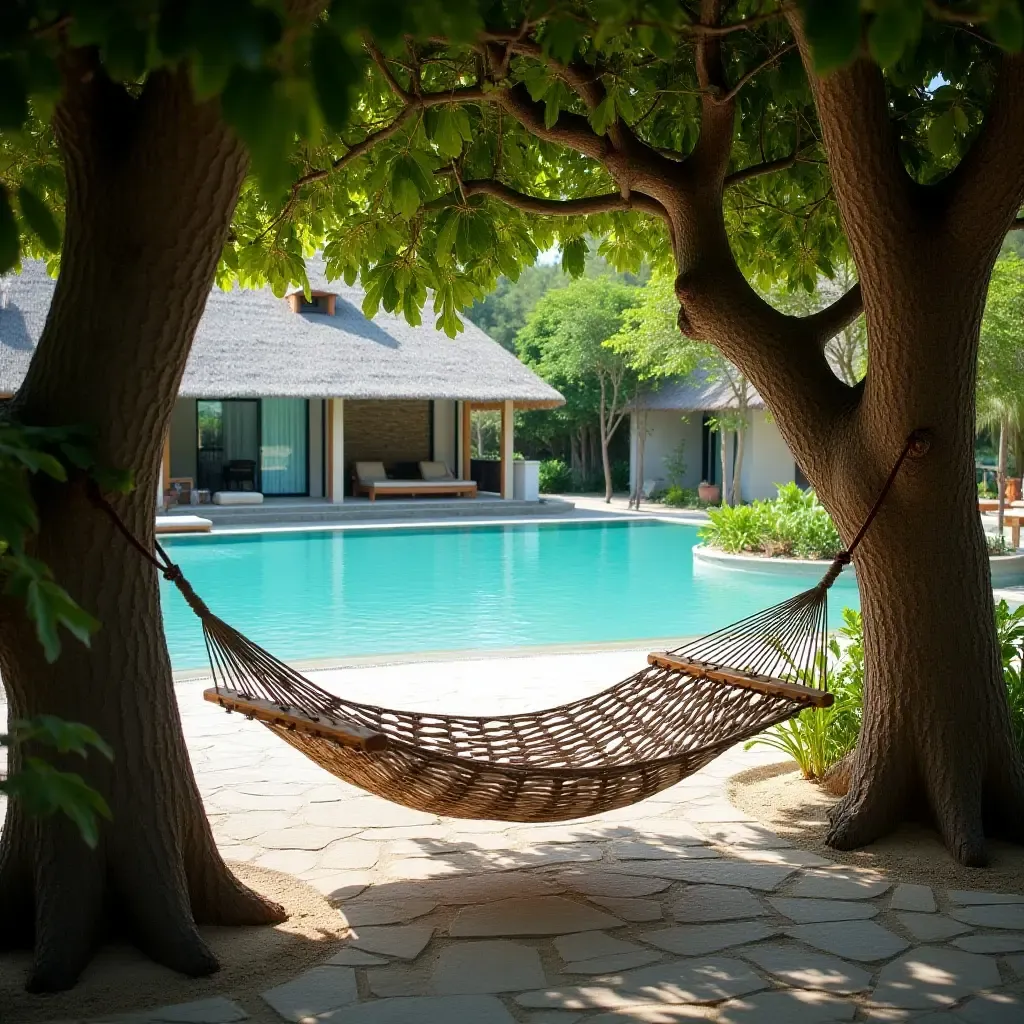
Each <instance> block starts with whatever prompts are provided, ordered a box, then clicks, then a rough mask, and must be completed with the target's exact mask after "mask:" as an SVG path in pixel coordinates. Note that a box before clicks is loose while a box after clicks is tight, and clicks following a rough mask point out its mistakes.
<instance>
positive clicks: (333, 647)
mask: <svg viewBox="0 0 1024 1024" xmlns="http://www.w3.org/2000/svg"><path fill="white" fill-rule="evenodd" d="M696 543H697V536H696V527H695V526H687V525H680V524H676V523H665V522H656V521H637V520H633V521H621V522H613V523H586V522H584V523H551V524H548V523H545V524H543V525H534V524H516V525H509V526H445V527H440V528H417V527H401V528H394V529H355V530H323V531H321V530H315V531H302V532H280V534H251V535H245V536H236V537H217V536H212V537H194V538H173V539H168V540H167V541H166V548H167V550H168V554H169V555H170V556H171V558H173V559H174V560H175V561H177V562H178V563H179V564H180V565H181V568H182V570H183V571H184V574H185V577H186V578H187V579H188V580H189V581H191V583H193V585H194V586H195V588H196V590H197V591H198V592H199V593H200V594H201V595H202V597H203V598H204V600H205V601H206V602H207V604H208V605H209V606H210V608H212V609H213V611H215V612H216V613H217V614H219V615H220V616H221V617H222V618H224V620H226V621H227V622H229V623H230V624H231V625H232V626H234V627H237V628H238V629H240V630H241V631H242V632H243V633H245V634H247V635H248V636H250V637H251V638H252V639H253V640H255V641H256V642H257V643H259V644H260V645H261V646H263V647H265V648H267V649H268V650H269V651H271V652H272V653H274V654H276V655H278V656H279V657H282V658H285V659H286V660H300V659H304V658H324V657H344V656H349V655H355V654H381V653H397V652H415V651H438V650H466V649H487V648H490V649H494V648H500V647H514V646H540V645H545V644H562V643H601V642H608V641H616V640H644V639H654V638H665V637H676V636H678V637H683V636H694V635H698V634H701V633H706V632H710V631H712V630H714V629H717V628H719V627H721V626H725V625H727V624H728V623H731V622H735V621H736V620H738V618H742V617H743V616H744V615H748V614H750V613H752V612H753V611H756V610H758V609H759V608H763V607H766V606H768V605H770V604H774V603H775V602H777V601H781V600H783V599H784V598H786V597H790V596H791V595H793V594H795V593H797V592H798V591H800V590H803V589H805V588H806V587H808V586H809V585H810V583H809V581H807V580H806V579H805V580H797V579H786V578H781V579H777V578H774V577H768V575H764V577H762V575H756V574H746V573H738V572H734V571H728V570H723V569H719V568H716V567H713V566H706V565H702V564H700V563H697V565H696V566H694V562H693V557H692V553H691V549H692V548H693V545H694V544H696ZM162 587H163V590H162V598H163V607H164V622H165V627H166V631H167V641H168V646H169V648H170V652H171V660H172V663H173V665H174V667H175V668H176V669H188V668H197V667H201V666H205V665H206V647H205V645H204V642H203V634H202V630H201V629H200V626H199V622H198V620H197V618H196V617H195V615H194V614H193V612H191V611H190V610H189V609H188V608H187V606H186V605H185V603H184V602H183V601H182V600H181V598H180V596H179V595H178V594H177V592H176V591H174V590H173V588H171V587H170V585H168V584H166V583H164V584H162ZM844 604H850V605H856V604H857V590H856V585H855V584H854V583H853V582H852V581H847V580H841V581H840V582H839V583H837V585H836V587H835V588H834V590H833V594H831V600H830V601H829V605H830V615H831V617H833V620H834V622H835V623H836V624H837V625H838V624H839V622H840V615H841V610H842V608H843V606H844Z"/></svg>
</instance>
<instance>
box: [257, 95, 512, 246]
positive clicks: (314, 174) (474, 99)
mask: <svg viewBox="0 0 1024 1024" xmlns="http://www.w3.org/2000/svg"><path fill="white" fill-rule="evenodd" d="M399 88H401V87H400V86H399ZM402 95H404V97H405V101H406V102H405V106H404V107H403V108H402V109H401V110H400V111H399V112H398V114H397V115H396V116H395V119H394V120H393V121H392V122H391V123H390V124H386V125H385V126H384V127H383V128H378V129H377V131H375V132H371V133H370V134H369V135H367V136H366V138H364V139H362V140H361V141H360V142H356V143H354V144H353V145H352V146H350V147H349V148H348V150H347V151H346V152H344V153H343V154H342V155H341V156H339V157H338V158H337V159H336V160H332V161H331V164H330V166H328V167H317V168H315V169H313V170H311V171H307V172H306V173H305V174H303V175H301V176H300V177H298V178H296V179H295V181H294V182H293V183H292V187H291V189H290V190H289V193H288V199H287V200H286V201H285V204H284V206H283V207H281V212H280V213H278V215H277V216H276V217H274V219H273V220H272V221H271V222H270V223H269V224H268V225H267V226H266V227H265V228H264V229H263V230H262V231H261V232H260V233H259V234H258V235H257V236H256V237H255V238H253V239H252V241H251V242H249V245H256V243H258V242H261V241H262V240H263V239H264V238H266V237H267V235H269V234H270V232H271V231H273V230H274V229H275V228H276V227H277V226H278V225H279V224H281V223H282V222H283V221H285V220H287V219H288V218H289V217H290V216H291V214H292V211H293V210H294V209H295V205H296V203H298V201H299V193H300V192H301V191H302V189H303V188H304V187H305V186H306V185H310V184H312V183H313V182H315V181H323V179H324V178H327V177H329V176H330V175H332V174H335V173H337V172H338V171H342V170H344V169H345V168H346V167H347V166H348V165H349V164H351V163H352V162H353V161H355V160H358V159H359V158H360V157H361V156H363V155H365V154H366V153H368V152H369V151H370V150H371V149H373V147H374V146H376V145H378V144H379V143H381V142H384V141H386V140H387V139H390V138H391V136H392V135H397V134H398V133H399V132H400V131H401V130H402V128H404V127H405V124H406V122H407V121H409V119H410V118H411V117H412V116H413V115H414V114H416V113H418V112H419V111H421V110H426V109H428V108H430V107H442V106H446V105H448V104H451V103H487V102H492V101H494V100H495V99H496V98H497V97H496V94H495V93H493V92H484V90H483V89H480V88H478V87H476V86H466V87H464V88H462V89H452V90H449V91H448V92H434V93H427V94H425V95H423V96H412V95H410V94H408V93H404V92H403V94H402Z"/></svg>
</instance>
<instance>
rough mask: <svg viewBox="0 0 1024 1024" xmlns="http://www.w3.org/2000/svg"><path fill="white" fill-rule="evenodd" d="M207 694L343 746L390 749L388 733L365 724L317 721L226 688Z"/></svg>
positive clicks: (231, 706) (220, 702) (245, 711)
mask: <svg viewBox="0 0 1024 1024" xmlns="http://www.w3.org/2000/svg"><path fill="white" fill-rule="evenodd" d="M203 697H204V698H205V699H206V700H208V701H210V703H211V704H217V705H219V706H220V707H222V708H224V709H225V710H226V711H237V712H238V713H239V714H242V715H245V716H246V718H254V719H256V721H257V722H265V723H266V724H267V725H276V726H278V727H279V728H282V729H291V730H294V731H295V732H302V733H306V734H307V735H308V736H320V737H322V738H323V739H327V740H331V741H333V742H334V743H339V744H341V746H343V747H354V748H355V749H357V750H365V751H367V752H369V753H377V752H379V751H381V750H386V749H387V746H388V738H387V736H385V735H384V733H382V732H374V731H373V730H372V729H364V728H363V726H361V725H356V723H355V722H349V721H346V720H345V719H342V718H339V719H335V720H334V721H333V722H332V721H331V720H330V719H329V718H327V717H321V718H319V719H317V720H316V721H313V720H312V719H310V718H309V717H308V716H307V715H305V714H304V713H303V712H301V711H296V713H294V714H293V713H292V712H290V711H282V710H281V708H280V706H279V705H277V704H273V703H271V702H270V701H268V700H258V699H256V698H255V697H252V698H248V699H245V698H241V697H237V696H235V695H234V694H232V693H229V692H227V691H225V690H216V689H213V690H204V691H203Z"/></svg>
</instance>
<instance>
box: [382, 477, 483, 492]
mask: <svg viewBox="0 0 1024 1024" xmlns="http://www.w3.org/2000/svg"><path fill="white" fill-rule="evenodd" d="M456 484H463V485H464V486H466V487H475V486H476V484H474V483H473V481H472V480H452V479H450V478H446V479H444V480H374V481H373V486H374V487H375V488H376V489H377V490H378V491H386V490H389V489H394V490H406V489H408V488H410V487H415V488H416V489H417V490H419V491H428V490H432V489H434V488H437V489H441V488H451V487H454V486H455V485H456Z"/></svg>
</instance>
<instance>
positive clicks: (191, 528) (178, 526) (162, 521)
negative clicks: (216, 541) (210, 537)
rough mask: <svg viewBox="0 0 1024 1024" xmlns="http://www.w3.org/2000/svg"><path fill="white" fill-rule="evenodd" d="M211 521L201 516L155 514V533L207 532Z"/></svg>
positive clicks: (210, 526) (211, 523)
mask: <svg viewBox="0 0 1024 1024" xmlns="http://www.w3.org/2000/svg"><path fill="white" fill-rule="evenodd" d="M212 529H213V522H212V521H211V520H209V519H204V518H203V517H202V516H157V517H156V532H157V533H209V532H210V530H212Z"/></svg>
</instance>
